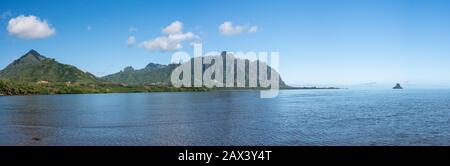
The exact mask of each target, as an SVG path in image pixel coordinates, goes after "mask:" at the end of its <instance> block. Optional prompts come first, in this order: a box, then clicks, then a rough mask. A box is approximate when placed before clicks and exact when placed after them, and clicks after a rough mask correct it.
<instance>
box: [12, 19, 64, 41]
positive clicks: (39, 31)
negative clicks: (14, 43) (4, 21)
mask: <svg viewBox="0 0 450 166" xmlns="http://www.w3.org/2000/svg"><path fill="white" fill-rule="evenodd" d="M55 31H56V30H55V28H53V27H51V25H49V24H48V23H47V21H46V20H42V21H41V19H39V18H38V17H36V16H33V15H30V16H24V15H20V16H18V17H16V18H12V19H10V20H9V22H8V32H9V34H11V35H15V36H17V37H19V38H23V39H42V38H46V37H49V36H51V35H53V34H55Z"/></svg>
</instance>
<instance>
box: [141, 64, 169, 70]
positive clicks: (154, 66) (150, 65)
mask: <svg viewBox="0 0 450 166" xmlns="http://www.w3.org/2000/svg"><path fill="white" fill-rule="evenodd" d="M164 67H165V65H161V64H157V63H149V64H148V65H147V66H145V69H160V68H164Z"/></svg>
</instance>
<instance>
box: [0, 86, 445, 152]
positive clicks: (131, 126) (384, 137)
mask: <svg viewBox="0 0 450 166" xmlns="http://www.w3.org/2000/svg"><path fill="white" fill-rule="evenodd" d="M449 119H450V90H383V91H382V90H368V91H364V90H283V91H281V92H280V95H279V96H278V97H277V98H273V99H260V98H259V92H258V91H226V92H200V93H191V92H177V93H136V94H87V95H85V94H83V95H49V96H3V97H0V145H450V120H449Z"/></svg>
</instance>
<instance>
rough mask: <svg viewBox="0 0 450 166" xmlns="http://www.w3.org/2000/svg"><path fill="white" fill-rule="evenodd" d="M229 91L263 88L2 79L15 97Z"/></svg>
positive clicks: (2, 89)
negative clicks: (178, 86) (34, 81)
mask: <svg viewBox="0 0 450 166" xmlns="http://www.w3.org/2000/svg"><path fill="white" fill-rule="evenodd" d="M281 89H284V90H295V89H339V88H335V87H286V88H281ZM227 90H261V88H207V87H180V88H176V87H173V86H170V85H127V84H118V83H107V82H102V83H70V82H62V83H61V82H55V83H51V82H46V81H40V82H36V83H31V82H17V81H11V80H6V79H0V96H14V95H52V94H98V93H149V92H206V91H227Z"/></svg>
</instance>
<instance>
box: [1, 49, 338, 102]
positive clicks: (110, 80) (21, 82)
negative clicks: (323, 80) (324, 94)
mask: <svg viewBox="0 0 450 166" xmlns="http://www.w3.org/2000/svg"><path fill="white" fill-rule="evenodd" d="M215 57H216V58H218V59H220V58H222V59H225V60H226V59H227V57H228V58H231V59H234V61H233V62H234V64H235V66H234V68H235V69H236V68H237V66H236V64H237V63H238V61H239V62H244V64H246V65H245V66H247V68H246V69H243V71H241V72H243V73H245V75H246V76H248V75H249V72H250V71H249V70H250V69H249V68H248V66H249V64H250V63H252V64H258V63H260V62H259V61H249V60H247V59H237V58H235V57H234V56H233V55H231V54H227V52H226V51H224V52H222V53H221V54H220V55H217V56H215ZM195 60H199V59H191V61H195ZM200 60H201V59H200ZM180 65H181V64H169V65H161V64H155V63H149V64H148V65H147V66H146V67H145V68H143V69H138V70H135V69H134V68H132V67H126V68H125V69H124V70H122V71H120V72H118V73H114V74H111V75H108V76H104V77H97V76H95V75H93V74H91V73H89V72H85V71H82V70H80V69H78V68H77V67H75V66H72V65H68V64H62V63H59V62H58V61H56V60H55V59H53V58H47V57H45V56H43V55H41V54H39V53H38V52H37V51H36V50H33V49H32V50H30V51H28V52H27V53H26V54H24V55H23V56H21V57H20V58H19V59H17V60H14V61H13V62H12V63H10V64H9V65H8V66H7V67H6V68H5V69H3V70H0V96H11V95H34V94H37V95H49V94H95V93H143V92H204V91H228V90H263V89H267V88H261V87H259V88H258V87H256V88H249V87H242V88H239V87H237V88H236V87H235V88H208V87H180V88H177V87H174V86H172V85H171V83H170V78H171V73H172V71H173V70H174V69H175V68H176V67H178V66H180ZM202 67H203V68H208V67H211V66H210V65H203V66H202ZM267 70H268V73H271V72H276V71H275V70H272V68H271V67H270V66H267ZM224 71H225V70H224ZM236 72H238V71H236ZM192 74H194V73H192ZM202 74H203V73H202ZM235 77H236V76H235ZM248 81H249V78H248V77H245V82H248ZM279 87H280V89H338V88H334V87H329V88H318V87H291V86H288V85H286V84H285V83H284V82H283V80H282V79H281V77H280V83H279Z"/></svg>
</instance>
